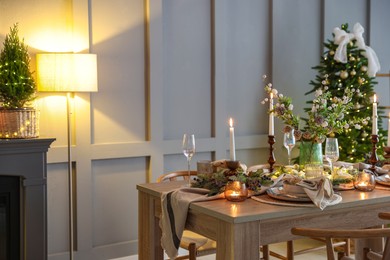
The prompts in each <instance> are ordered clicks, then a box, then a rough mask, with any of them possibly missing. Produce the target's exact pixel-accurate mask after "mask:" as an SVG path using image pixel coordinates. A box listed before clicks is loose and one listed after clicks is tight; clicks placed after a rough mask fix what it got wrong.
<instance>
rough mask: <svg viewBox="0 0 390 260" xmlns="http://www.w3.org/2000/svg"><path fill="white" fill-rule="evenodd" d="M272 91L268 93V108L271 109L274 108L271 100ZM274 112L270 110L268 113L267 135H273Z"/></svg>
mask: <svg viewBox="0 0 390 260" xmlns="http://www.w3.org/2000/svg"><path fill="white" fill-rule="evenodd" d="M273 97H274V96H273V93H272V92H271V93H270V98H269V110H270V111H271V110H272V109H274V100H273ZM274 134H275V131H274V113H273V112H271V113H269V125H268V135H274Z"/></svg>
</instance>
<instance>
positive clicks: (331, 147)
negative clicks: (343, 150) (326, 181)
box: [325, 137, 339, 172]
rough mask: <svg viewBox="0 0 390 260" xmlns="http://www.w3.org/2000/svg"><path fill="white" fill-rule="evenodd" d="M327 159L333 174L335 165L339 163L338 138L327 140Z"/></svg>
mask: <svg viewBox="0 0 390 260" xmlns="http://www.w3.org/2000/svg"><path fill="white" fill-rule="evenodd" d="M325 159H326V160H327V161H328V162H329V164H330V170H331V171H332V172H333V163H335V162H337V160H338V159H339V144H338V141H337V138H333V137H328V138H326V143H325Z"/></svg>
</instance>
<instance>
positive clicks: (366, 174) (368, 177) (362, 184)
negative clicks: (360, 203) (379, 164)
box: [354, 170, 375, 191]
mask: <svg viewBox="0 0 390 260" xmlns="http://www.w3.org/2000/svg"><path fill="white" fill-rule="evenodd" d="M354 186H355V188H356V189H358V190H360V191H372V190H373V189H374V188H375V177H374V175H373V174H372V172H370V171H367V170H363V171H362V172H359V173H358V175H357V177H356V180H355V181H354Z"/></svg>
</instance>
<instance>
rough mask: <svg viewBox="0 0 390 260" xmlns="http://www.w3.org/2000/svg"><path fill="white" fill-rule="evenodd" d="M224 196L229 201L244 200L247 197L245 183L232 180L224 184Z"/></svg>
mask: <svg viewBox="0 0 390 260" xmlns="http://www.w3.org/2000/svg"><path fill="white" fill-rule="evenodd" d="M224 194H225V198H226V199H227V200H229V201H237V202H238V201H244V200H246V198H247V197H248V189H247V188H246V185H245V183H242V182H239V181H233V182H230V183H228V184H226V186H225V192H224Z"/></svg>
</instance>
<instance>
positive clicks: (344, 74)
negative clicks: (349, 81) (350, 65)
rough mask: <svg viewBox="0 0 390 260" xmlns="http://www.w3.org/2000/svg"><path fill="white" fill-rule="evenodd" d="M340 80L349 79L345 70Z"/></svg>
mask: <svg viewBox="0 0 390 260" xmlns="http://www.w3.org/2000/svg"><path fill="white" fill-rule="evenodd" d="M340 78H342V79H346V78H348V72H347V71H345V70H343V71H342V72H341V73H340Z"/></svg>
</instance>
